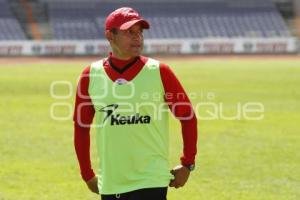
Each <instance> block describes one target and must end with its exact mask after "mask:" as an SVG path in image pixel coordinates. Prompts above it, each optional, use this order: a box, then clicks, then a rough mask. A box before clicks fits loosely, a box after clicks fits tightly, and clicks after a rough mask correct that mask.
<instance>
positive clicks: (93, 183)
mask: <svg viewBox="0 0 300 200" xmlns="http://www.w3.org/2000/svg"><path fill="white" fill-rule="evenodd" d="M86 184H87V186H88V187H89V189H90V190H91V191H92V192H94V193H96V194H99V190H98V177H97V176H94V177H93V178H91V179H90V180H88V181H87V182H86Z"/></svg>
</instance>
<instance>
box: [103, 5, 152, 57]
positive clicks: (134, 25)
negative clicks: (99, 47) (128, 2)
mask: <svg viewBox="0 0 300 200" xmlns="http://www.w3.org/2000/svg"><path fill="white" fill-rule="evenodd" d="M149 28H150V25H149V23H148V22H147V21H146V20H144V19H143V18H142V17H141V16H140V15H139V14H138V12H137V11H135V10H133V9H132V8H128V7H123V8H119V9H117V10H115V11H113V12H112V13H110V14H109V15H108V16H107V18H106V22H105V36H106V38H107V40H108V41H109V42H110V45H111V47H112V50H113V54H114V55H115V56H117V57H119V58H120V59H128V58H131V57H136V56H139V55H140V54H141V52H142V50H143V45H144V37H143V29H149Z"/></svg>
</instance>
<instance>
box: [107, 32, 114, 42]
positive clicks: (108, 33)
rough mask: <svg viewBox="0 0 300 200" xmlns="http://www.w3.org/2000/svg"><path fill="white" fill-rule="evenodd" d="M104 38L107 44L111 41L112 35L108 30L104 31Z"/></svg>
mask: <svg viewBox="0 0 300 200" xmlns="http://www.w3.org/2000/svg"><path fill="white" fill-rule="evenodd" d="M105 37H106V39H107V40H108V41H109V42H111V41H112V40H113V33H112V32H111V31H109V30H106V31H105Z"/></svg>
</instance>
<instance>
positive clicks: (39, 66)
mask: <svg viewBox="0 0 300 200" xmlns="http://www.w3.org/2000/svg"><path fill="white" fill-rule="evenodd" d="M167 63H168V64H169V65H170V66H172V68H173V70H174V71H175V73H176V74H177V76H178V77H179V78H180V79H181V81H182V83H183V85H184V87H185V88H186V90H187V92H188V93H191V92H194V93H196V94H197V95H196V96H197V97H196V98H193V99H192V101H193V103H194V105H197V103H199V102H214V103H217V104H218V105H219V104H220V103H223V111H222V112H223V113H224V115H227V116H232V115H234V114H235V113H236V112H237V110H238V108H237V105H238V104H239V103H240V104H243V105H244V104H245V103H247V102H260V103H262V105H263V106H264V109H265V111H264V118H263V119H262V120H258V121H253V120H252V121H251V120H247V119H244V118H242V119H239V120H224V119H221V118H220V119H215V120H205V119H203V120H201V119H200V120H199V122H198V129H199V142H198V155H197V169H196V171H194V172H193V173H192V175H191V177H190V179H189V182H188V183H187V184H186V186H185V187H184V188H181V189H178V190H175V189H169V194H168V199H169V200H250V199H251V200H252V199H253V200H285V199H288V200H297V199H299V198H300V127H299V122H300V60H291V61H288V60H286V59H285V60H280V59H274V60H271V59H268V60H263V59H259V60H257V61H254V60H253V59H249V60H247V59H224V60H222V59H215V60H214V59H211V60H198V61H197V60H190V61H187V59H184V60H182V61H174V60H173V61H172V60H168V61H167ZM87 64H88V63H84V62H74V63H72V64H71V63H70V62H69V63H68V64H63V63H62V64H45V62H40V63H36V64H22V63H21V64H5V65H4V64H2V65H1V66H0V94H1V98H0V107H1V112H0V117H1V121H0V127H1V131H0V155H1V156H0V200H16V199H20V200H62V199H66V200H68V199H70V200H83V199H85V200H92V199H99V198H98V197H97V195H94V194H92V193H91V192H89V190H88V189H87V187H86V186H85V183H84V182H83V181H82V180H81V177H80V174H79V169H78V164H77V159H76V156H75V152H74V148H73V123H72V120H71V118H70V117H69V119H68V120H65V121H55V120H53V119H51V117H50V108H51V105H53V104H54V103H71V105H72V106H73V97H74V90H75V87H76V81H77V78H78V75H79V74H80V73H81V71H82V69H83V67H84V66H86V65H87ZM53 81H70V82H71V83H72V85H73V90H72V92H73V93H72V97H70V98H67V99H54V98H52V97H51V95H50V85H51V83H52V82H53ZM55 91H56V94H57V95H64V94H67V93H68V88H67V87H65V86H62V85H60V86H57V87H56V90H55ZM208 93H211V94H214V98H213V99H207V97H206V95H207V94H208ZM197 112H198V114H199V115H200V116H207V115H208V112H211V108H208V107H201V109H199V110H198V111H197ZM55 114H56V115H59V116H67V115H68V114H69V111H68V108H67V107H61V109H56V110H55ZM170 135H171V136H172V137H171V148H170V159H171V162H170V167H172V166H175V165H177V164H178V163H179V157H180V154H181V149H182V144H181V132H180V124H179V123H178V122H177V121H176V120H171V122H170ZM94 136H95V134H94V132H93V133H92V139H94ZM92 145H93V146H94V145H95V143H94V140H93V144H92ZM92 154H93V158H94V159H93V163H94V166H95V167H97V164H96V163H97V160H96V157H95V155H96V152H95V148H93V149H92Z"/></svg>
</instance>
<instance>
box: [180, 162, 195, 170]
mask: <svg viewBox="0 0 300 200" xmlns="http://www.w3.org/2000/svg"><path fill="white" fill-rule="evenodd" d="M182 166H184V167H186V168H187V169H188V170H189V171H190V172H191V171H194V169H195V164H182Z"/></svg>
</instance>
